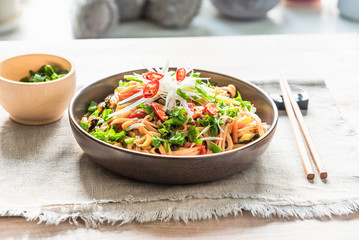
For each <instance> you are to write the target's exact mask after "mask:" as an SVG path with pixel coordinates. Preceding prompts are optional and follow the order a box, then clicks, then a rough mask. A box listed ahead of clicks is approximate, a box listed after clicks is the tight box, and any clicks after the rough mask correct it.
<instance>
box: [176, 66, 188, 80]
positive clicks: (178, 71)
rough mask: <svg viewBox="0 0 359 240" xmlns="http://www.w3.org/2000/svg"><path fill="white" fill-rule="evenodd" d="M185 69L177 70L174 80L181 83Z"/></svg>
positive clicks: (184, 75)
mask: <svg viewBox="0 0 359 240" xmlns="http://www.w3.org/2000/svg"><path fill="white" fill-rule="evenodd" d="M186 74H187V73H186V69H184V68H180V69H178V70H177V73H176V79H177V81H178V82H182V81H183V80H184V79H185V78H186Z"/></svg>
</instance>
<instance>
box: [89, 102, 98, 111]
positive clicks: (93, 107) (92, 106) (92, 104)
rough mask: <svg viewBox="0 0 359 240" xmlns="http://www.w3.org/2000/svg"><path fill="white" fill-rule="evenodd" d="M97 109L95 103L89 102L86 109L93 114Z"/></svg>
mask: <svg viewBox="0 0 359 240" xmlns="http://www.w3.org/2000/svg"><path fill="white" fill-rule="evenodd" d="M96 109H97V102H94V101H91V104H90V106H89V107H88V108H87V111H89V112H94V111H96Z"/></svg>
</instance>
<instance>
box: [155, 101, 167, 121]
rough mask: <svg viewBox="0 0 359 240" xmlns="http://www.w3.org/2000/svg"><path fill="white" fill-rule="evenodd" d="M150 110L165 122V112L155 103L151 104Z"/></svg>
mask: <svg viewBox="0 0 359 240" xmlns="http://www.w3.org/2000/svg"><path fill="white" fill-rule="evenodd" d="M151 105H152V108H153V111H155V113H156V115H157V117H159V118H160V119H161V120H162V121H166V120H167V119H168V116H167V115H166V113H165V111H163V109H162V108H161V107H160V106H158V105H157V104H156V103H154V102H153V103H152V104H151Z"/></svg>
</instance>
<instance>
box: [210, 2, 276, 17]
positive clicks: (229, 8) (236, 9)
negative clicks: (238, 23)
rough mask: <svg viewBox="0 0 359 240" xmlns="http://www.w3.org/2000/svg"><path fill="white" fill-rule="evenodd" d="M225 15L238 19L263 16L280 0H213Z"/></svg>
mask: <svg viewBox="0 0 359 240" xmlns="http://www.w3.org/2000/svg"><path fill="white" fill-rule="evenodd" d="M211 1H212V3H213V5H214V6H215V7H216V8H217V10H218V11H219V12H220V13H221V14H222V15H224V16H226V17H230V18H237V19H251V18H261V17H264V16H266V14H267V12H268V11H269V10H271V9H272V8H274V7H275V6H276V5H277V4H278V3H279V2H280V0H211Z"/></svg>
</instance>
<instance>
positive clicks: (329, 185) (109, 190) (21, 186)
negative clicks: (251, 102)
mask: <svg viewBox="0 0 359 240" xmlns="http://www.w3.org/2000/svg"><path fill="white" fill-rule="evenodd" d="M290 83H291V84H292V85H293V81H292V82H290ZM258 85H259V86H261V87H263V88H265V89H267V90H269V91H271V92H275V91H278V89H279V88H278V85H277V84H276V83H273V82H268V81H266V82H262V83H258ZM296 86H297V87H300V88H301V89H302V90H304V91H307V92H308V93H309V96H310V103H309V110H308V111H307V114H306V116H305V120H306V122H307V125H308V127H309V129H310V131H311V133H312V136H313V139H314V141H315V142H316V143H317V147H318V150H319V153H320V154H321V156H322V158H323V161H324V162H325V164H326V166H327V169H328V172H329V177H328V179H327V180H326V181H322V180H321V179H320V178H319V176H318V175H316V178H315V179H314V181H308V180H306V178H305V175H304V171H303V168H302V165H301V161H300V158H299V154H298V150H297V147H296V144H295V140H294V138H293V135H292V131H291V128H290V125H289V121H288V118H287V116H286V115H285V113H283V112H282V113H281V114H280V119H279V124H278V130H277V132H276V134H275V136H274V139H273V141H272V143H271V145H270V147H269V148H268V150H267V151H266V152H265V154H264V155H262V156H261V157H260V158H259V159H258V160H257V161H256V162H255V163H254V164H252V165H251V166H250V167H249V168H248V169H246V170H244V171H242V172H240V173H238V174H236V175H234V176H232V177H229V178H226V179H222V180H219V181H215V182H210V183H205V184H193V185H160V184H150V183H143V182H139V181H135V180H131V179H127V178H125V177H122V176H119V175H116V174H113V173H111V172H110V171H108V170H106V169H103V168H102V167H100V166H99V165H97V164H96V163H95V162H94V161H93V160H92V159H90V158H89V157H88V156H87V155H85V154H84V153H83V151H82V150H81V148H80V147H79V146H78V144H77V143H76V141H75V139H74V137H73V136H72V133H71V130H70V126H69V122H68V118H67V113H65V115H64V117H63V118H62V119H61V120H60V121H58V122H55V123H53V124H48V125H44V126H25V125H21V124H18V123H16V122H13V121H12V120H10V119H9V118H8V115H7V113H6V112H5V111H4V110H3V109H0V127H1V128H0V215H5V214H6V215H15V216H24V217H26V218H27V219H30V220H34V219H38V220H40V221H44V222H46V223H49V224H57V223H59V222H61V221H64V220H67V219H70V220H72V221H75V222H76V219H77V218H81V219H83V220H84V221H85V222H86V224H88V225H89V226H96V225H97V224H99V223H102V222H110V223H127V222H130V221H138V222H148V221H155V220H161V221H167V220H170V219H174V220H183V221H189V220H200V219H210V218H214V217H221V216H227V215H229V214H235V215H236V214H238V213H240V212H241V211H242V210H249V211H251V212H252V214H253V215H254V216H263V217H268V216H271V215H278V216H283V217H290V216H293V217H299V218H313V217H322V216H330V215H332V214H348V213H351V212H353V211H356V210H358V209H359V161H358V156H359V154H358V153H359V151H358V148H357V146H358V142H359V141H358V136H357V133H356V132H355V131H354V130H353V128H351V127H350V126H348V124H347V122H346V121H345V120H344V119H343V118H342V115H341V113H340V109H338V107H337V106H336V105H335V103H334V102H333V100H332V98H331V96H330V94H329V91H328V89H327V88H326V86H325V84H324V82H323V81H314V80H313V81H301V82H297V83H296ZM104 154H105V153H104Z"/></svg>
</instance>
